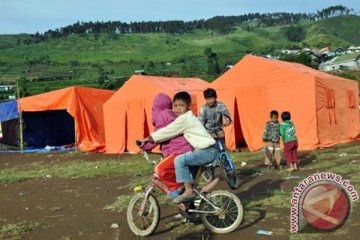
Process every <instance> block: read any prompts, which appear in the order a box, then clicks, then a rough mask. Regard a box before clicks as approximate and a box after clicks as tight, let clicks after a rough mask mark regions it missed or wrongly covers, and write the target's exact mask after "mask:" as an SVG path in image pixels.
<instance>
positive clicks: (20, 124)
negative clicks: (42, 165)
mask: <svg viewBox="0 0 360 240" xmlns="http://www.w3.org/2000/svg"><path fill="white" fill-rule="evenodd" d="M16 93H17V99H20V89H19V80H18V81H16ZM19 128H20V150H21V152H23V150H24V133H23V131H24V128H23V118H22V112H21V109H19Z"/></svg>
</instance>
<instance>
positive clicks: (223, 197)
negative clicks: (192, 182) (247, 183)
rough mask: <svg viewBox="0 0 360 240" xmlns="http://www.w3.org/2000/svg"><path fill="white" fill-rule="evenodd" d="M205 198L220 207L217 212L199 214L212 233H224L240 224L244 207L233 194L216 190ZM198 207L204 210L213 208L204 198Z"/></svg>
mask: <svg viewBox="0 0 360 240" xmlns="http://www.w3.org/2000/svg"><path fill="white" fill-rule="evenodd" d="M206 198H207V199H209V200H210V201H211V202H212V203H213V204H215V205H216V206H217V207H219V208H220V209H221V211H220V212H219V213H217V214H210V213H208V214H201V220H202V222H203V224H204V225H205V227H206V228H207V229H209V230H210V231H212V232H214V233H219V234H225V233H229V232H232V231H234V230H235V229H236V228H238V227H239V226H240V224H241V221H242V219H243V216H244V209H243V206H242V204H241V201H240V199H239V198H238V197H237V196H236V195H235V194H233V193H231V192H228V191H224V190H218V191H214V192H212V193H209V194H208V195H207V196H206ZM199 208H200V209H201V210H205V211H212V210H213V207H212V206H211V205H210V204H209V203H207V202H206V201H204V200H202V201H201V203H200V207H199Z"/></svg>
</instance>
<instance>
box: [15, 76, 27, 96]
mask: <svg viewBox="0 0 360 240" xmlns="http://www.w3.org/2000/svg"><path fill="white" fill-rule="evenodd" d="M16 85H17V88H18V90H17V95H18V96H17V97H18V98H22V97H26V96H29V93H28V89H27V80H26V78H25V77H21V78H19V79H18V80H17V81H16Z"/></svg>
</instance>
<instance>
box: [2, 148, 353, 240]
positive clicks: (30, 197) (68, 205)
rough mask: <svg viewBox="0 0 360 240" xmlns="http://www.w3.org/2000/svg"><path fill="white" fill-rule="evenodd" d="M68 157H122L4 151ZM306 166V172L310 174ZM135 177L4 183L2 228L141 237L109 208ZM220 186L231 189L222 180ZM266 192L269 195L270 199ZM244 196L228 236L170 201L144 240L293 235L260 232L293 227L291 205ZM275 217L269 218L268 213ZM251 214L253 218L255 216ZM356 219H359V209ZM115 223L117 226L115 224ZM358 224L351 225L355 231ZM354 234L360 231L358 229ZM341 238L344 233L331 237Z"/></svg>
mask: <svg viewBox="0 0 360 240" xmlns="http://www.w3.org/2000/svg"><path fill="white" fill-rule="evenodd" d="M64 157H66V158H67V159H68V160H71V159H79V158H81V159H83V160H85V161H95V160H99V158H101V159H104V160H106V159H114V158H119V159H120V158H121V157H120V156H116V155H113V156H112V155H101V154H83V155H76V154H74V155H73V156H72V155H70V156H69V154H66V155H65V154H62V153H50V154H49V153H42V154H13V153H12V154H4V153H1V155H0V170H2V169H4V168H11V167H13V166H17V167H19V166H21V165H24V164H26V163H29V162H41V161H50V162H57V161H61V159H63V158H64ZM308 173H309V172H307V171H306V170H305V171H303V172H302V173H301V176H307V175H308ZM130 178H131V176H122V177H108V178H96V179H91V178H80V179H78V178H76V179H71V178H70V179H61V178H53V177H51V176H50V177H44V178H43V179H41V180H38V181H24V182H18V183H11V184H0V203H1V204H0V228H1V226H3V225H6V224H11V223H20V222H24V221H26V222H31V223H34V224H37V227H35V228H34V230H33V231H31V232H29V233H27V234H25V235H24V238H23V239H34V240H42V239H44V240H47V239H62V240H70V239H99V240H103V239H104V240H108V239H124V240H128V239H130V240H132V239H138V238H136V237H135V236H134V235H133V233H132V232H130V230H129V228H128V225H127V222H126V215H125V214H126V213H125V212H126V210H125V211H123V212H121V213H118V212H115V211H110V210H105V209H104V207H105V206H106V205H108V204H111V203H113V202H115V200H116V198H117V197H118V196H120V195H129V194H131V192H130V190H129V189H124V188H121V186H122V185H124V183H127V182H128V181H129V179H130ZM241 179H242V184H241V186H240V187H239V189H237V190H236V191H235V193H236V194H237V195H238V196H239V197H240V199H243V200H247V199H252V198H254V195H255V194H257V193H262V192H267V191H268V190H269V189H272V190H274V189H279V190H285V191H291V189H293V187H294V186H295V185H296V183H295V181H292V180H284V179H283V178H281V177H280V176H279V175H278V174H276V172H267V173H266V174H264V175H259V176H256V177H242V178H241ZM216 188H218V189H228V188H227V186H226V184H225V183H224V182H223V181H222V182H221V183H220V184H219V185H218V186H217V187H216ZM265 197H266V196H264V199H265ZM248 204H249V201H244V207H245V211H246V212H245V220H244V222H243V223H242V225H241V227H240V228H239V229H238V230H236V231H235V232H233V233H230V234H227V235H213V234H211V233H210V232H208V231H206V230H205V229H204V228H203V226H202V224H200V223H197V222H195V223H186V224H184V223H182V222H181V221H178V220H175V219H174V217H173V216H174V215H175V214H176V213H177V210H176V209H175V208H174V207H171V206H168V207H165V208H161V211H162V212H161V217H162V218H161V221H160V225H159V227H158V229H157V230H156V232H155V233H154V234H153V235H152V236H150V237H146V238H144V239H151V240H160V239H161V240H163V239H169V240H174V239H176V240H180V239H184V240H185V239H186V240H192V239H193V240H195V239H196V240H198V239H207V240H220V239H226V240H238V239H289V237H288V236H286V235H285V236H281V237H280V236H275V237H270V236H259V235H256V231H257V230H258V229H265V230H272V229H275V228H280V229H285V230H286V231H288V229H289V209H286V208H282V209H280V208H273V207H271V206H270V207H263V206H252V207H247V205H248ZM274 214H276V216H278V217H276V218H274V219H272V220H269V216H272V215H274ZM250 216H251V217H250ZM352 218H354V219H355V220H356V219H357V220H359V219H360V216H359V213H358V212H355V213H353V215H352ZM113 223H117V224H118V225H119V227H118V228H111V225H112V224H113ZM355 229H356V227H354V228H351V229H350V232H352V230H354V231H355ZM353 236H356V235H355V234H354V235H353ZM332 239H342V237H340V238H337V237H332Z"/></svg>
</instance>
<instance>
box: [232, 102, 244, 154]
mask: <svg viewBox="0 0 360 240" xmlns="http://www.w3.org/2000/svg"><path fill="white" fill-rule="evenodd" d="M233 121H234V122H233V124H234V131H235V143H236V148H246V147H247V144H246V141H245V138H244V133H243V131H242V128H241V123H240V116H239V110H238V106H237V101H236V100H235V108H234V117H233Z"/></svg>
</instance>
